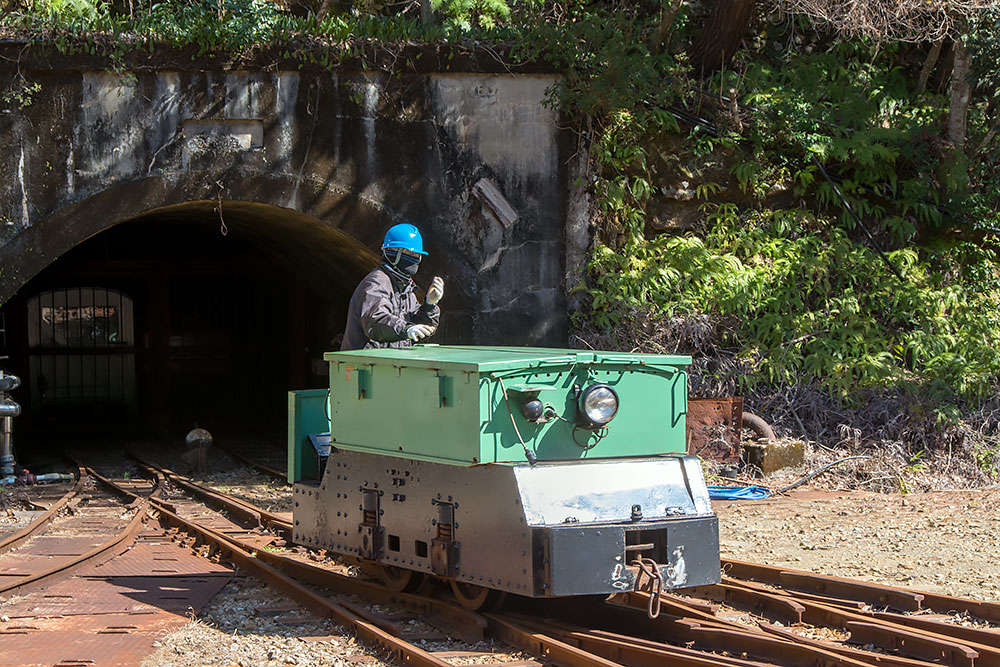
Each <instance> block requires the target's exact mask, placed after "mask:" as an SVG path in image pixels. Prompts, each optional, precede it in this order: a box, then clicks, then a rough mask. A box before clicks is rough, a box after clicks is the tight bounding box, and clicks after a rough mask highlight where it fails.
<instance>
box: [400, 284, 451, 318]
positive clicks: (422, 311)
mask: <svg viewBox="0 0 1000 667" xmlns="http://www.w3.org/2000/svg"><path fill="white" fill-rule="evenodd" d="M442 296H444V280H442V279H441V278H439V277H438V276H434V280H432V281H431V286H430V288H429V289H428V290H427V299H426V302H425V303H424V304H423V305H422V306H421V305H419V304H418V302H417V297H416V296H413V295H411V296H410V300H409V302H408V305H409V309H408V310H409V311H410V312H409V313H408V314H407V315H406V319H408V320H410V321H411V322H416V323H418V324H427V325H429V326H432V327H434V328H435V329H437V325H438V320H440V319H441V309H440V308H438V305H437V304H438V301H440V300H441V297H442Z"/></svg>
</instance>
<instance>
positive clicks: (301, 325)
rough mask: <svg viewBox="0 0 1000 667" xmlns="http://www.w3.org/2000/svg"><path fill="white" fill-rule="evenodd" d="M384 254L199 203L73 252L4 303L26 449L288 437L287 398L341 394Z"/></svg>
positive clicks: (281, 215) (273, 219)
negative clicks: (195, 435) (336, 361)
mask: <svg viewBox="0 0 1000 667" xmlns="http://www.w3.org/2000/svg"><path fill="white" fill-rule="evenodd" d="M375 262H376V257H375V255H374V254H373V253H372V252H371V251H370V250H368V249H366V248H365V247H364V246H362V245H361V244H359V243H358V242H357V241H356V240H354V239H352V238H351V237H348V236H346V235H344V234H342V233H340V232H338V231H336V230H334V229H333V228H331V227H329V226H327V225H324V223H322V222H320V221H318V220H315V219H311V218H307V217H305V216H302V215H300V214H298V213H295V212H293V211H289V210H287V209H281V208H277V207H273V206H265V205H259V204H251V203H239V202H226V203H225V204H224V205H223V211H222V215H221V216H220V215H219V211H218V202H192V203H188V204H183V205H178V206H171V207H166V208H162V209H157V210H155V211H152V212H149V213H147V214H144V215H142V216H141V217H139V218H136V219H133V220H128V221H125V222H123V223H121V224H118V225H116V226H114V227H112V228H110V229H108V230H107V231H105V232H102V233H100V234H98V235H96V236H94V237H92V238H90V239H88V240H86V241H84V242H82V243H80V244H79V245H77V246H76V247H74V248H73V249H72V250H70V251H69V252H68V253H66V254H65V255H64V256H62V257H61V258H60V259H58V260H57V261H56V262H54V263H53V264H51V265H50V266H49V267H48V268H47V269H45V270H44V271H43V272H42V273H40V274H39V275H38V276H36V277H35V278H34V279H33V280H31V281H30V282H29V283H28V284H26V285H25V287H24V288H22V289H21V290H20V291H19V292H18V294H17V295H16V296H15V297H14V298H12V299H11V300H10V301H9V302H7V303H6V304H4V306H3V310H2V313H3V329H4V338H3V339H0V343H2V344H4V345H5V346H6V349H5V350H0V354H5V355H7V356H8V357H9V359H8V360H7V361H6V362H5V364H6V366H7V367H8V368H10V369H11V370H12V371H13V372H14V373H16V374H18V375H20V376H21V377H22V379H23V381H24V384H23V386H22V388H21V389H19V390H18V395H17V398H18V400H19V401H20V402H21V403H22V405H23V407H24V412H23V415H22V416H21V417H19V418H18V419H17V423H16V426H15V429H16V437H15V440H16V442H18V443H19V447H24V446H32V445H39V446H40V445H43V444H45V443H56V444H59V443H65V442H66V440H67V439H70V440H77V439H87V438H95V439H98V438H100V439H107V438H112V439H116V440H117V439H127V438H155V439H167V440H180V439H182V438H183V436H184V433H186V432H187V430H188V429H191V428H193V427H194V426H195V425H197V426H200V427H203V428H207V429H209V430H210V431H212V432H213V434H215V436H216V438H217V439H218V438H228V439H233V440H237V439H243V438H253V439H270V440H274V441H275V442H276V443H278V442H280V441H281V440H282V438H283V434H284V432H285V419H286V410H287V394H286V392H287V390H288V389H292V388H295V389H299V388H319V387H323V386H325V385H326V382H327V379H326V373H327V367H326V364H325V363H324V362H323V361H322V354H323V352H325V351H328V350H330V349H335V348H338V347H339V345H340V336H341V334H342V332H343V328H344V320H345V315H346V311H347V303H348V300H349V299H350V295H351V292H352V291H353V289H354V286H355V285H356V284H357V281H358V280H360V278H361V277H362V276H363V275H364V274H365V273H366V272H367V271H369V270H370V269H371V267H373V266H374V265H375Z"/></svg>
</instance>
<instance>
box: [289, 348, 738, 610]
mask: <svg viewBox="0 0 1000 667" xmlns="http://www.w3.org/2000/svg"><path fill="white" fill-rule="evenodd" d="M325 359H326V360H327V361H328V362H329V363H330V391H329V392H327V391H326V390H325V389H324V390H311V391H298V392H291V393H290V395H289V432H288V437H289V453H288V455H289V461H288V463H289V465H288V470H289V477H290V479H289V481H290V482H292V483H294V485H295V488H294V498H295V527H294V534H293V539H294V541H295V542H296V543H297V544H302V545H305V546H308V547H314V548H322V549H326V550H327V551H329V552H332V553H337V554H342V555H345V556H348V557H352V558H355V559H359V560H361V561H365V562H367V564H368V565H369V566H370V567H371V568H377V569H378V570H379V572H380V573H381V575H382V576H383V578H384V579H385V581H386V583H387V584H388V585H390V586H391V587H393V588H396V589H398V590H402V589H404V588H411V587H413V586H415V585H417V584H418V583H419V582H421V581H423V580H424V579H426V577H428V576H433V577H437V578H439V579H442V580H446V581H448V582H449V583H450V585H451V587H452V589H453V591H454V593H455V596H456V597H457V598H458V600H459V601H460V602H462V604H464V605H465V606H467V607H470V608H476V607H479V606H482V605H483V604H486V603H487V602H488V601H489V600H490V599H491V598H492V597H495V596H496V593H497V592H509V593H515V594H518V595H524V596H529V597H554V596H571V595H593V594H609V593H616V592H622V591H630V590H633V588H634V587H635V586H636V583H637V579H638V578H639V572H640V570H644V571H645V572H646V573H647V575H644V577H643V578H644V579H645V578H650V579H654V580H655V579H657V578H658V579H659V581H658V582H656V581H653V583H655V584H657V585H660V586H662V588H663V589H671V588H685V587H689V586H700V585H704V584H710V583H716V582H718V581H719V541H718V521H717V518H716V516H715V514H714V512H713V510H712V506H711V504H710V502H709V497H708V490H707V489H706V486H705V480H704V477H703V475H702V471H701V466H700V463H699V461H698V459H697V458H694V457H690V456H686V455H685V414H686V412H687V372H686V368H687V366H688V365H689V364H690V362H691V359H690V357H684V356H665V355H650V354H621V353H611V352H593V351H587V352H584V351H579V350H559V349H542V348H513V347H461V346H437V345H417V346H415V347H412V348H409V349H382V350H359V351H351V352H336V353H328V354H326V355H325ZM657 575H658V576H657ZM645 583H647V582H645V581H644V584H645Z"/></svg>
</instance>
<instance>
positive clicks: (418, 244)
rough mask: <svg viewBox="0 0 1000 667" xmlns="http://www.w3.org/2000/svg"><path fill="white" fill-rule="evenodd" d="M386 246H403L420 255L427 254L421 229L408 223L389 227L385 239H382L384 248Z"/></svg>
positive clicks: (404, 248)
mask: <svg viewBox="0 0 1000 667" xmlns="http://www.w3.org/2000/svg"><path fill="white" fill-rule="evenodd" d="M386 248H402V249H403V250H409V251H410V252H415V253H417V254H418V255H426V254H427V253H426V252H424V240H423V238H421V236H420V230H419V229H417V228H416V226H414V225H411V224H408V223H403V224H401V225H393V226H392V227H390V228H389V231H387V232H386V233H385V240H384V241H382V249H383V250H385V249H386Z"/></svg>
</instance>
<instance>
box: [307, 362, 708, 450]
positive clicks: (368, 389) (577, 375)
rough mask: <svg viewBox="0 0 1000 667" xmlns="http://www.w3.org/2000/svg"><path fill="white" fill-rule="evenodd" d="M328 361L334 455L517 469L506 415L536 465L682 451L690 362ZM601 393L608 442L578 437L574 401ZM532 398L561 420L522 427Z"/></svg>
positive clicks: (514, 436)
mask: <svg viewBox="0 0 1000 667" xmlns="http://www.w3.org/2000/svg"><path fill="white" fill-rule="evenodd" d="M325 359H326V360H327V361H329V362H330V390H331V392H332V396H333V409H332V416H333V422H334V428H333V432H332V437H331V440H332V442H333V443H335V445H336V446H337V447H339V448H344V449H351V450H354V451H364V452H371V453H379V454H391V455H393V456H405V457H407V458H413V459H419V460H424V461H438V462H441V463H451V464H456V465H472V464H477V463H500V462H516V461H524V460H525V453H524V448H523V447H522V446H521V444H520V441H519V440H518V436H517V433H516V432H515V430H514V426H513V424H512V423H511V415H513V417H514V422H515V423H516V424H517V431H518V432H519V433H520V435H521V437H522V438H523V439H524V442H525V444H527V445H528V447H529V449H531V450H532V451H533V452H534V453H535V455H536V456H537V457H538V460H539V461H567V460H574V459H584V458H586V459H591V458H613V457H625V456H651V455H656V454H669V453H682V452H684V451H685V446H686V442H685V429H684V415H685V414H686V413H687V373H686V367H687V366H688V365H689V364H690V363H691V358H690V357H683V356H658V355H643V354H631V355H623V354H612V353H606V352H580V351H574V350H553V349H537V348H502V347H458V346H447V347H446V346H431V345H420V346H416V347H413V348H409V349H405V348H404V349H392V350H361V351H357V352H337V353H330V354H327V355H325ZM501 383H502V386H501ZM597 383H601V384H607V385H608V386H610V387H612V388H613V389H614V390H615V391H616V393H617V394H618V396H619V401H620V407H619V409H618V413H617V414H616V415H615V417H614V419H613V420H612V421H611V423H610V424H609V428H608V429H607V432H606V434H605V435H604V436H603V437H598V436H597V435H596V434H593V433H591V432H589V431H586V430H585V429H581V428H580V427H579V426H578V422H579V421H580V419H579V414H578V393H579V392H580V391H583V390H584V389H586V388H587V387H588V386H590V385H593V384H597ZM504 388H506V390H507V396H508V399H509V400H505V398H504V392H503V389H504ZM532 397H537V399H538V400H540V401H541V402H542V403H543V404H545V405H547V406H551V408H552V409H553V410H554V414H555V415H558V416H553V417H550V418H548V419H546V420H545V421H541V422H532V421H529V420H528V419H527V418H526V417H525V416H524V415H523V414H522V411H521V409H520V408H521V405H522V404H523V403H524V401H525V400H526V399H529V398H532ZM508 404H509V406H510V411H508ZM414 434H422V435H423V436H424V437H417V438H414V437H413V436H414ZM476 434H478V435H476Z"/></svg>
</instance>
